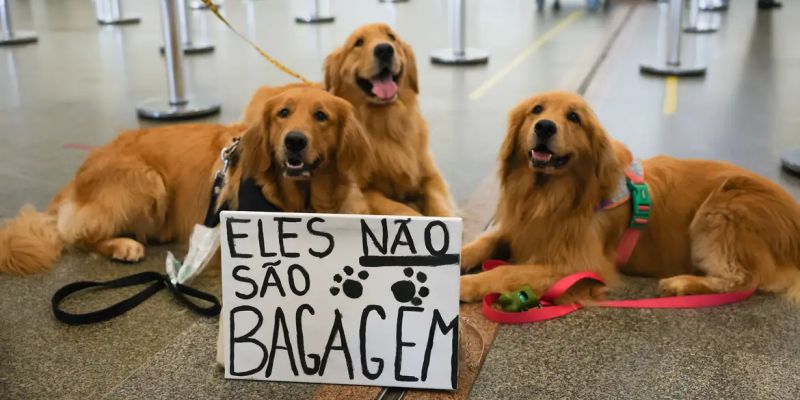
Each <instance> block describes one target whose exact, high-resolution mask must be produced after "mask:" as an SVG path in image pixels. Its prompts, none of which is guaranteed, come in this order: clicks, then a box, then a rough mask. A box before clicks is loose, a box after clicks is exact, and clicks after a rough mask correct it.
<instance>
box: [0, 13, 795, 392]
mask: <svg viewBox="0 0 800 400" xmlns="http://www.w3.org/2000/svg"><path fill="white" fill-rule="evenodd" d="M172 1H173V0H146V1H144V0H136V1H133V0H122V1H120V2H116V1H106V0H96V1H95V2H92V1H90V0H68V1H65V0H0V4H4V7H5V9H6V10H7V11H8V13H7V15H8V17H9V18H8V19H9V21H10V22H11V23H12V25H11V27H10V28H11V29H13V31H14V34H18V35H21V34H23V33H24V32H25V31H27V32H30V33H34V34H35V35H36V36H37V39H38V40H37V41H36V42H32V43H27V44H19V45H0V198H1V199H2V201H0V218H2V219H6V218H13V217H14V216H15V215H16V214H17V213H18V212H19V210H20V208H22V207H23V206H24V205H26V204H33V205H34V206H35V207H36V208H37V209H40V210H41V209H44V208H46V207H47V205H48V204H49V202H50V201H51V199H52V198H53V197H54V196H55V195H56V194H57V193H58V192H59V190H60V189H61V188H62V187H63V186H64V185H65V184H66V183H67V182H69V181H70V180H71V179H72V178H73V177H74V175H75V172H76V171H77V170H78V168H79V166H80V165H81V163H82V162H83V161H84V160H85V159H86V157H87V155H88V154H89V153H90V151H91V150H92V149H94V148H96V147H99V146H102V145H103V144H105V143H107V142H109V141H111V140H112V139H113V138H114V137H115V136H116V135H117V134H118V133H119V132H121V131H123V130H132V129H138V128H142V127H157V126H165V125H168V124H179V123H216V124H230V123H235V122H237V121H238V120H239V119H240V117H241V115H242V112H243V110H244V108H245V106H246V105H247V103H248V101H249V100H250V96H251V95H252V93H253V92H255V90H256V89H257V88H259V87H261V86H263V85H270V86H278V85H284V84H288V83H293V82H296V79H295V78H293V77H292V76H290V75H288V74H286V73H284V72H282V71H281V70H279V69H277V68H275V67H274V66H273V65H272V64H270V63H269V62H267V60H265V59H264V58H263V57H262V56H261V55H260V54H259V53H258V52H257V51H255V50H254V49H253V48H252V47H250V45H249V44H247V43H246V42H245V41H244V40H243V39H242V38H240V37H239V36H237V35H236V34H235V33H233V32H232V31H231V29H229V28H228V27H227V26H226V25H225V24H223V23H222V22H221V21H220V20H218V19H217V18H216V17H215V16H214V15H213V13H212V12H211V11H209V10H208V9H204V8H202V7H199V8H194V7H193V5H192V4H187V5H186V11H185V13H184V14H185V15H186V16H187V18H188V20H189V21H188V22H189V35H190V36H191V42H192V44H193V45H196V46H200V45H203V44H210V45H212V46H213V51H208V52H201V53H196V54H188V53H187V54H185V55H184V56H183V57H182V64H181V65H180V68H182V71H183V73H182V78H183V81H184V86H185V91H186V96H187V97H188V99H189V101H190V102H193V104H201V105H202V104H204V103H214V102H216V103H219V104H220V105H221V109H220V112H218V113H216V114H212V115H209V116H204V117H201V118H194V119H189V120H180V121H174V120H168V121H162V120H153V119H147V118H140V117H139V116H138V115H137V106H139V105H141V104H142V103H143V102H144V101H146V100H148V99H152V98H167V96H168V81H167V65H166V64H165V57H164V55H163V54H162V53H161V52H160V51H159V47H161V46H163V45H164V40H165V36H164V33H163V26H162V17H163V16H162V5H163V4H166V3H170V2H172ZM217 1H218V2H219V5H220V8H219V11H220V13H221V15H223V16H224V17H225V18H226V19H227V20H228V21H230V23H231V25H233V26H234V27H235V28H236V29H237V30H238V31H239V32H241V34H242V35H243V36H244V37H245V38H247V39H249V40H252V41H253V42H255V43H257V44H258V45H259V46H260V47H261V48H262V49H264V51H266V52H267V53H268V54H269V55H270V56H272V57H274V58H275V59H277V60H278V61H279V62H280V63H282V64H284V65H286V66H287V67H289V68H290V69H292V70H294V71H296V72H297V73H299V74H300V75H303V76H305V77H308V78H309V79H310V80H312V81H315V82H321V81H323V68H322V65H323V62H324V60H325V57H326V56H327V55H328V54H329V53H330V52H331V51H333V50H334V49H335V48H337V47H338V46H340V45H341V44H342V43H344V41H345V39H346V38H347V37H348V35H349V34H350V33H351V32H352V31H353V30H354V29H356V28H357V27H359V26H361V25H363V24H366V23H372V22H383V23H386V24H388V25H389V26H391V27H392V28H393V29H394V30H395V31H396V32H397V34H398V35H399V36H400V37H401V38H402V39H403V40H404V41H406V42H407V43H408V44H410V45H411V47H412V48H413V51H414V53H415V55H416V63H417V67H418V70H419V72H418V74H419V105H420V109H421V113H422V116H423V117H424V118H425V120H426V121H427V124H428V127H429V132H430V136H429V147H430V151H431V153H432V154H433V157H434V159H435V161H436V164H437V165H438V167H439V169H440V170H441V173H442V175H443V177H444V179H445V181H446V182H447V184H448V185H449V188H450V191H451V193H452V196H453V199H454V201H455V203H456V204H457V206H458V210H459V211H458V212H459V216H461V217H462V218H463V224H464V235H463V241H464V243H466V242H468V241H470V240H471V239H473V238H475V237H476V236H477V235H478V234H479V233H480V232H482V231H484V230H485V229H486V228H487V227H488V226H489V225H490V224H491V222H492V219H493V215H494V209H495V205H496V204H497V201H498V196H499V184H498V178H497V167H498V160H497V157H498V151H499V149H500V145H501V142H502V140H503V137H504V135H505V133H506V129H507V122H508V113H509V111H510V110H511V109H512V108H513V107H514V106H515V105H516V104H517V103H518V102H520V101H521V100H523V99H525V98H527V97H529V96H531V95H534V94H536V93H540V92H546V91H553V90H564V91H571V92H576V93H578V94H580V95H582V96H583V97H584V98H585V99H586V101H587V102H588V103H589V104H590V105H591V106H592V108H593V109H594V111H595V113H596V114H597V117H598V118H599V120H600V121H601V123H602V124H603V125H604V127H605V128H606V130H607V131H608V132H609V133H610V134H611V135H612V136H613V137H614V138H616V139H617V140H619V141H621V142H623V143H625V144H626V145H627V146H628V147H629V148H630V150H631V151H632V153H633V154H634V156H635V157H636V158H642V159H646V158H650V157H653V156H656V155H660V154H666V155H670V156H674V157H679V158H702V159H710V160H720V161H727V162H730V163H733V164H736V165H738V166H741V167H744V168H746V169H749V170H751V171H754V172H756V173H758V174H760V175H763V176H765V177H767V178H769V179H770V180H772V181H774V182H776V183H777V184H778V185H780V186H781V187H782V188H783V189H785V190H786V191H787V192H788V193H789V194H791V195H792V196H793V197H794V198H795V199H797V198H799V197H798V196H800V178H798V175H795V174H793V173H791V172H789V171H787V170H786V169H784V168H782V166H781V156H782V155H783V154H785V153H786V152H787V151H789V150H791V149H793V148H796V147H800V112H798V111H800V46H798V44H797V42H796V41H797V40H800V24H799V23H798V21H800V2H797V1H796V0H783V4H782V6H781V7H774V8H767V7H765V6H764V5H763V4H762V5H761V6H762V7H764V8H762V7H759V3H762V2H760V1H758V0H729V1H717V2H714V1H699V3H700V4H699V6H703V7H712V6H713V5H714V4H712V3H721V4H722V5H723V6H724V9H722V10H716V11H712V10H700V11H698V14H697V15H696V19H695V20H694V21H692V19H694V18H690V17H691V16H692V13H691V11H692V10H691V7H695V6H697V7H699V6H698V5H697V4H695V3H697V2H695V1H686V2H685V4H683V5H682V6H679V7H678V8H679V9H681V8H682V10H681V14H682V24H683V25H684V26H690V24H691V23H694V24H696V25H702V26H716V27H718V29H717V30H716V31H714V32H704V33H692V32H683V31H681V32H680V33H679V35H678V37H679V38H680V49H679V51H680V53H679V56H680V57H679V58H680V66H682V67H703V68H704V75H701V76H676V75H669V76H659V75H653V74H646V73H642V72H641V70H640V67H641V66H642V65H648V64H649V65H655V64H665V63H666V62H667V61H668V59H669V58H670V56H669V54H670V51H671V50H673V48H672V47H671V46H673V45H674V44H675V35H671V33H673V32H674V30H670V27H671V25H672V24H671V22H672V23H673V24H674V20H673V19H671V18H674V10H675V9H676V8H675V7H671V5H672V3H674V1H653V0H604V1H602V2H595V1H591V0H590V1H586V0H560V2H558V3H559V4H558V5H555V4H554V1H553V0H546V1H544V2H543V4H541V5H540V4H537V3H539V2H537V1H535V0H464V1H452V0H408V1H401V2H391V1H379V0H329V1H322V0H320V1H305V0H224V1H221V0H217ZM162 3H163V4H162ZM175 3H176V4H177V6H178V7H180V6H181V5H182V4H183V3H184V2H183V1H176V2H175ZM188 3H193V2H188ZM596 3H597V4H596ZM678 3H681V2H680V1H678ZM767 3H769V2H767ZM114 4H119V7H120V8H119V9H114V7H113V5H114ZM317 7H318V9H317ZM457 7H461V8H458V9H457V10H455V11H461V12H462V13H463V14H462V15H464V20H463V34H464V37H462V38H461V40H462V41H463V43H465V44H466V47H468V48H474V49H478V50H483V51H486V52H487V54H488V62H485V63H478V64H474V65H447V64H438V63H434V62H432V61H431V55H432V54H434V53H435V52H436V51H437V50H439V49H447V48H451V47H452V45H453V43H454V39H458V37H456V38H454V37H453V36H454V35H456V36H457V35H458V33H459V32H461V31H459V29H454V25H457V24H459V23H462V22H460V20H458V19H457V14H456V13H454V9H455V8H457ZM315 9H316V10H317V11H316V12H317V14H320V15H322V14H326V15H330V16H333V17H334V19H333V21H329V22H322V23H298V22H297V21H296V17H301V16H307V15H311V14H313V12H314V10H315ZM173 10H174V9H173ZM115 14H116V15H115ZM115 16H116V17H131V16H136V17H138V18H139V20H138V21H134V22H132V23H125V24H100V23H98V20H99V19H103V18H113V17H115ZM183 22H184V23H185V21H183ZM180 23H181V21H178V22H176V24H178V25H180ZM456 28H457V26H456ZM179 42H180V41H179ZM673 61H674V60H673ZM171 151H175V152H181V151H182V149H180V148H176V149H173V150H171ZM745 245H746V244H745ZM167 251H172V252H175V253H176V254H183V253H184V252H185V246H183V245H182V244H179V243H166V244H160V245H155V246H148V248H147V254H146V257H145V258H144V260H143V261H141V262H138V263H120V262H115V261H112V260H109V259H106V258H105V257H102V256H99V255H96V254H92V253H88V252H85V251H82V250H80V249H69V250H67V251H66V252H65V253H64V254H63V256H62V257H61V259H60V260H59V261H58V262H57V264H56V265H55V267H54V268H53V269H52V271H49V272H47V273H41V274H36V275H33V276H16V275H8V274H5V275H4V274H0V299H1V301H0V398H8V399H47V398H65V399H77V398H81V399H93V398H110V399H117V398H125V399H127V398H142V399H154V398H203V399H205V398H209V399H210V398H261V399H284V398H285V399H300V398H347V399H362V398H363V399H377V398H381V399H389V398H395V399H399V398H406V399H415V398H426V399H427V398H431V399H433V398H452V399H455V398H459V399H460V398H472V399H506V398H518V399H551V398H552V399H555V398H559V399H562V398H567V399H573V398H574V399H578V398H580V399H600V398H603V399H605V398H615V399H616V398H642V399H653V398H670V399H674V398H680V399H684V398H727V399H751V398H763V399H767V398H770V399H773V398H774V399H797V398H800V347H798V346H797V344H798V343H800V330H799V329H798V327H799V326H800V306H799V305H797V304H792V303H791V302H789V301H787V300H786V299H784V298H782V297H780V296H776V295H774V294H765V293H756V294H755V295H754V296H753V297H752V298H750V299H747V300H746V301H743V302H741V303H737V304H732V305H726V306H721V307H714V308H702V309H677V310H675V309H671V310H659V309H611V308H588V309H583V310H580V311H579V312H576V313H574V314H572V315H569V316H566V317H563V318H559V319H555V320H552V321H546V322H537V323H529V324H519V325H511V324H494V323H490V322H489V321H486V320H485V319H484V318H483V316H482V315H481V313H480V306H479V305H466V304H465V305H462V306H461V307H462V314H461V318H462V324H461V333H460V337H461V343H460V348H461V349H462V351H461V354H460V355H459V360H460V367H459V374H460V375H461V376H459V389H458V390H457V391H436V390H434V391H429V390H414V389H409V390H403V389H387V388H383V387H379V386H374V387H369V386H346V385H331V384H318V383H287V382H264V381H249V380H230V379H225V377H224V373H223V372H222V371H221V370H220V369H218V368H217V367H216V366H215V362H214V357H215V352H216V337H217V332H218V329H217V326H218V325H217V324H218V319H217V318H207V317H203V316H200V315H197V314H195V313H192V312H191V311H189V310H188V309H187V308H186V307H185V306H184V305H183V304H182V303H181V302H179V301H178V300H176V299H175V298H174V297H173V296H172V295H171V294H170V293H169V292H168V291H166V290H163V291H161V292H159V293H157V294H156V295H155V296H153V297H152V298H151V299H149V300H147V301H145V302H143V303H142V304H141V305H140V306H138V307H136V308H134V309H133V310H131V311H129V312H127V313H126V314H124V315H122V316H120V317H117V318H115V319H112V320H110V321H106V322H102V323H98V324H89V325H82V326H69V325H65V324H63V323H61V322H59V321H57V320H56V319H55V318H54V317H53V312H52V310H51V297H52V295H53V293H54V292H55V291H56V290H58V289H59V288H61V287H63V286H64V285H67V284H69V283H71V282H75V281H105V280H110V279H114V278H119V277H121V276H124V275H130V274H133V273H136V272H141V271H158V272H164V265H165V261H164V260H165V256H166V252H167ZM623 283H624V284H623V285H619V286H617V287H615V288H613V289H612V292H611V293H610V296H611V297H613V298H642V297H652V296H657V295H658V283H657V280H655V279H649V278H641V277H624V278H623ZM192 285H193V286H194V287H197V288H198V289H201V290H204V291H208V292H210V293H213V294H214V295H216V296H220V295H221V284H220V276H219V272H216V273H215V272H213V271H210V272H207V273H204V274H203V275H202V276H200V277H199V278H198V279H197V280H195V281H194V282H193V283H192ZM137 290H138V289H137V288H126V289H121V290H117V291H112V292H110V293H104V292H102V291H97V292H92V293H90V294H87V295H86V296H84V297H81V299H80V300H74V301H67V302H65V307H67V308H69V309H71V310H80V311H89V310H93V309H97V308H99V307H103V306H105V305H108V304H110V303H113V302H114V301H115V300H118V299H122V298H124V297H128V296H131V295H132V294H135V293H136V291H137ZM425 329H427V327H426V328H425Z"/></svg>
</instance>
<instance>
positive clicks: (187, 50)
mask: <svg viewBox="0 0 800 400" xmlns="http://www.w3.org/2000/svg"><path fill="white" fill-rule="evenodd" d="M181 48H182V49H183V54H203V53H211V52H212V51H214V45H213V44H211V43H209V42H199V43H198V42H192V44H190V45H188V46H187V45H181ZM158 51H160V52H161V54H164V46H161V47H160V48H159V49H158Z"/></svg>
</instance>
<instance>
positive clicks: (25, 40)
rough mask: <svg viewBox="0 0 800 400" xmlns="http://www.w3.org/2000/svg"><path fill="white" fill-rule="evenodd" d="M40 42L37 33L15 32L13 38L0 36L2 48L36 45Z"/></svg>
mask: <svg viewBox="0 0 800 400" xmlns="http://www.w3.org/2000/svg"><path fill="white" fill-rule="evenodd" d="M38 40H39V38H38V37H36V32H28V31H15V32H14V33H13V34H12V35H11V36H5V35H3V34H0V46H13V45H18V44H29V43H36V42H37V41H38Z"/></svg>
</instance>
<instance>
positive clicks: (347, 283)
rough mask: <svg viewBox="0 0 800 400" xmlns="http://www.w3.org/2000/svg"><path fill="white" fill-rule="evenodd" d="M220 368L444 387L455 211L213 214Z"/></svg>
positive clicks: (453, 299)
mask: <svg viewBox="0 0 800 400" xmlns="http://www.w3.org/2000/svg"><path fill="white" fill-rule="evenodd" d="M221 227H222V234H221V244H222V298H223V308H222V323H223V332H224V333H223V340H224V354H225V377H226V378H232V379H256V380H274V381H287V382H317V383H340V384H355V385H372V386H397V387H415V388H429V389H455V388H456V382H457V376H458V302H459V300H458V297H459V273H460V272H459V271H460V270H459V262H460V251H461V220H460V219H457V218H427V217H414V218H408V217H382V216H362V215H332V214H296V213H255V212H223V213H222V221H221Z"/></svg>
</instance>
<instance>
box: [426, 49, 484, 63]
mask: <svg viewBox="0 0 800 400" xmlns="http://www.w3.org/2000/svg"><path fill="white" fill-rule="evenodd" d="M431 62H433V63H434V64H445V65H476V64H486V63H487V62H489V52H488V51H486V50H483V49H475V48H471V47H468V48H466V49H464V54H456V53H455V51H453V49H438V50H434V51H433V52H432V53H431Z"/></svg>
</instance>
